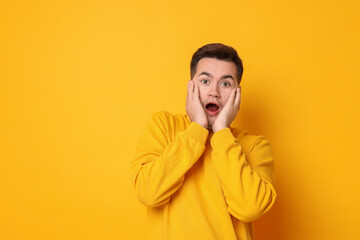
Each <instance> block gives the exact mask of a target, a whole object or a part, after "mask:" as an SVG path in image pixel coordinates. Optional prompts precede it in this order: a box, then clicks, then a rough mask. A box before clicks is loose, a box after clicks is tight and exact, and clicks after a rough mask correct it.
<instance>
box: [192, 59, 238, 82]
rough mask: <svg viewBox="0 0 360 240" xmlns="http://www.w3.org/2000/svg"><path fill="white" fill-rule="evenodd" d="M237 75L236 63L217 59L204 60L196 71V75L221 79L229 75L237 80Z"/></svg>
mask: <svg viewBox="0 0 360 240" xmlns="http://www.w3.org/2000/svg"><path fill="white" fill-rule="evenodd" d="M236 73H237V69H236V65H235V63H233V62H231V61H225V60H219V59H216V58H202V59H201V60H200V61H199V63H198V65H197V69H196V75H198V76H200V75H205V76H208V77H219V76H224V75H228V76H231V78H233V79H234V78H235V77H236Z"/></svg>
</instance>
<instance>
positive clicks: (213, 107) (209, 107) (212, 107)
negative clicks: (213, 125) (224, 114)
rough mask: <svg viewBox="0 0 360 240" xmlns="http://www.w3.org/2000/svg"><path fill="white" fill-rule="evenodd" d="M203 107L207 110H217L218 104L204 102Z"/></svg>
mask: <svg viewBox="0 0 360 240" xmlns="http://www.w3.org/2000/svg"><path fill="white" fill-rule="evenodd" d="M205 108H206V109H207V110H208V111H209V112H213V113H215V112H217V111H218V110H219V106H218V105H216V104H215V103H208V104H206V106H205Z"/></svg>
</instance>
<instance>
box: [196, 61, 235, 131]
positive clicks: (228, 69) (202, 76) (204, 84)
mask: <svg viewBox="0 0 360 240" xmlns="http://www.w3.org/2000/svg"><path fill="white" fill-rule="evenodd" d="M236 73H237V69H236V65H235V63H233V62H230V61H223V60H218V59H216V58H202V59H201V60H200V61H199V62H198V65H197V68H196V73H195V75H194V77H193V79H192V80H193V81H194V82H195V83H197V84H199V91H200V102H201V104H202V105H203V107H204V110H205V113H206V116H207V119H208V124H209V127H211V126H212V125H213V123H214V122H215V120H216V118H217V116H218V115H219V112H220V111H221V110H222V109H223V107H224V105H225V104H226V102H227V100H228V99H229V96H230V93H231V90H232V89H234V88H237V87H238V83H237V79H236Z"/></svg>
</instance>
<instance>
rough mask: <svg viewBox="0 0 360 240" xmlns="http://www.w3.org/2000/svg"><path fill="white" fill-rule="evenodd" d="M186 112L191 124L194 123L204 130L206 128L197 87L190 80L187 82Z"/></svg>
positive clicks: (205, 119)
mask: <svg viewBox="0 0 360 240" xmlns="http://www.w3.org/2000/svg"><path fill="white" fill-rule="evenodd" d="M186 112H187V114H188V115H189V118H190V120H191V122H196V123H198V124H200V125H201V126H203V127H204V128H206V129H207V128H208V120H207V117H206V114H205V111H204V108H203V106H202V104H201V102H200V97H199V85H198V84H197V83H195V82H194V81H192V80H190V81H189V82H188V89H187V96H186Z"/></svg>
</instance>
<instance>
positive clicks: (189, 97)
mask: <svg viewBox="0 0 360 240" xmlns="http://www.w3.org/2000/svg"><path fill="white" fill-rule="evenodd" d="M192 93H193V86H192V81H191V80H190V81H189V82H188V85H187V94H186V101H187V102H188V101H190V99H191V97H192V95H193V94H192Z"/></svg>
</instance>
